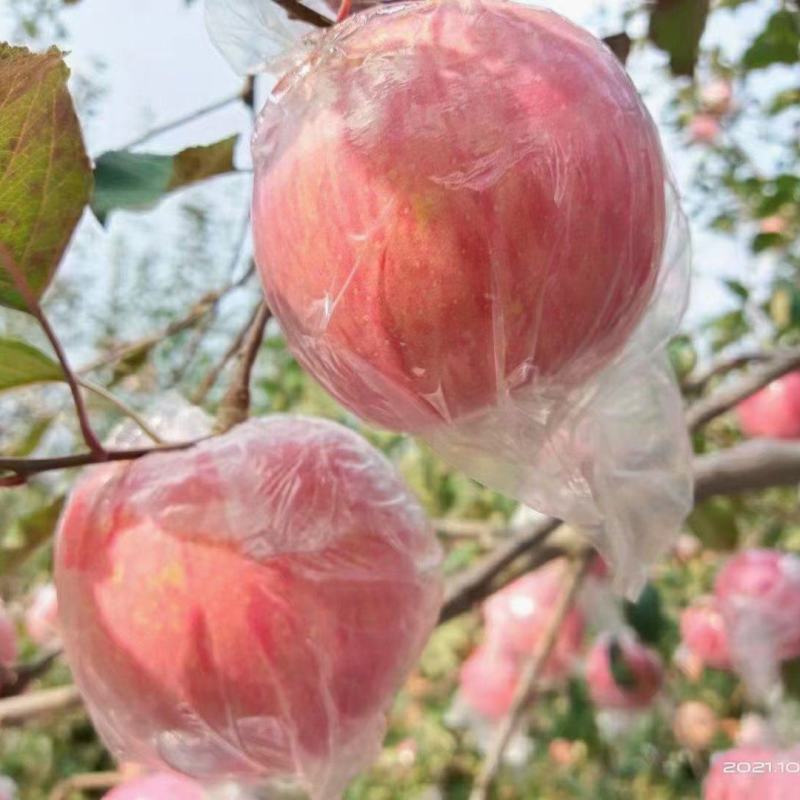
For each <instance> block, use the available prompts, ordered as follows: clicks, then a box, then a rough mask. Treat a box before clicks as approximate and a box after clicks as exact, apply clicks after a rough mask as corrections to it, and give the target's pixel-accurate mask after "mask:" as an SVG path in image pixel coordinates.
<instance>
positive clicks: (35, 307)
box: [0, 242, 105, 461]
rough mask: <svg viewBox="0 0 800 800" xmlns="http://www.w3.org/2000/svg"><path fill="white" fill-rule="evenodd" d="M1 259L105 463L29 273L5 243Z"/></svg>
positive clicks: (84, 430)
mask: <svg viewBox="0 0 800 800" xmlns="http://www.w3.org/2000/svg"><path fill="white" fill-rule="evenodd" d="M0 259H2V261H3V266H4V268H5V270H6V272H8V274H9V275H10V276H11V280H12V281H13V282H14V285H15V286H16V288H17V291H18V292H19V293H20V295H21V297H22V299H23V300H24V301H25V304H26V305H27V306H28V310H29V311H30V313H31V314H32V315H33V316H34V317H35V318H36V320H37V321H38V322H39V325H40V326H41V328H42V330H43V331H44V333H45V335H46V336H47V338H48V340H49V341H50V345H51V346H52V348H53V351H54V352H55V354H56V358H57V359H58V363H59V364H60V365H61V369H62V370H63V372H64V378H65V379H66V381H67V384H68V385H69V390H70V392H71V393H72V401H73V403H74V405H75V413H76V414H77V416H78V424H79V425H80V429H81V433H82V435H83V440H84V441H85V442H86V446H87V447H88V448H89V450H91V452H92V453H93V454H94V455H95V456H96V457H97V460H98V461H101V460H102V456H103V453H104V452H105V451H104V449H103V445H102V444H101V443H100V440H99V439H98V438H97V435H96V434H95V432H94V431H93V430H92V426H91V424H90V423H89V415H88V414H87V413H86V406H85V404H84V402H83V396H82V395H81V390H80V387H79V386H78V381H77V379H76V377H75V375H74V373H73V372H72V369H71V367H70V365H69V361H68V360H67V355H66V353H65V352H64V348H63V347H62V346H61V342H60V341H59V339H58V336H56V333H55V331H54V330H53V328H52V327H51V325H50V321H49V320H48V319H47V316H46V315H45V313H44V311H42V307H41V305H39V301H38V299H37V298H36V295H35V294H34V293H33V290H32V289H31V287H30V285H29V284H28V279H27V278H26V277H25V273H24V272H23V271H22V269H21V268H20V266H19V265H18V264H17V262H16V260H15V259H14V256H13V255H12V253H11V251H10V250H9V249H8V247H6V245H5V244H3V243H2V242H0Z"/></svg>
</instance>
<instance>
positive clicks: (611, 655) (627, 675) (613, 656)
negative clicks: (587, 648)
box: [608, 639, 636, 689]
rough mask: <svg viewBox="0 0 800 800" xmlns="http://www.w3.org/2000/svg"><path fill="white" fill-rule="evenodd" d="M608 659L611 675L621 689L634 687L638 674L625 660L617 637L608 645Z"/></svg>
mask: <svg viewBox="0 0 800 800" xmlns="http://www.w3.org/2000/svg"><path fill="white" fill-rule="evenodd" d="M608 660H609V665H610V666H611V677H612V678H613V679H614V683H616V684H617V686H619V687H620V689H633V688H635V687H636V675H635V674H634V672H633V670H632V669H631V667H630V664H628V662H627V661H626V660H625V655H624V653H623V652H622V648H621V647H620V644H619V642H618V641H617V639H612V640H611V644H609V646H608Z"/></svg>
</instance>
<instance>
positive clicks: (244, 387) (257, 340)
mask: <svg viewBox="0 0 800 800" xmlns="http://www.w3.org/2000/svg"><path fill="white" fill-rule="evenodd" d="M270 316H272V314H271V312H270V310H269V307H268V306H267V304H266V303H263V302H262V303H261V304H260V305H259V306H258V309H257V310H256V314H255V317H254V319H253V323H252V325H251V326H250V330H249V331H248V332H247V336H246V338H245V341H244V344H243V345H242V348H241V350H240V351H239V359H238V361H237V364H236V371H235V372H234V375H233V379H232V380H231V384H230V386H229V387H228V391H227V392H225V395H224V397H223V398H222V402H221V403H220V406H219V410H218V412H217V422H216V426H215V430H216V432H217V433H224V432H225V431H227V430H230V429H231V428H232V427H233V426H234V425H238V424H239V423H240V422H244V420H246V419H247V414H248V411H249V410H250V374H251V373H252V371H253V365H254V364H255V360H256V356H257V355H258V349H259V347H261V342H262V340H263V339H264V329H265V328H266V326H267V321H268V320H269V318H270Z"/></svg>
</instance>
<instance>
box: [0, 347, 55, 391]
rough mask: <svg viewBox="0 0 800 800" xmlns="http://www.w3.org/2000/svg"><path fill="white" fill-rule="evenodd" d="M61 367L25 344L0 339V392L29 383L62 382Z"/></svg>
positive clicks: (39, 351)
mask: <svg viewBox="0 0 800 800" xmlns="http://www.w3.org/2000/svg"><path fill="white" fill-rule="evenodd" d="M63 380H64V373H63V371H62V369H61V367H60V366H59V365H58V364H57V363H56V362H55V361H53V359H52V358H50V356H46V355H45V354H44V353H43V352H42V351H41V350H37V349H36V348H35V347H32V346H31V345H29V344H25V342H19V341H17V340H16V339H5V338H0V392H1V391H4V390H5V389H14V388H16V387H18V386H28V385H30V384H31V383H46V382H50V381H63Z"/></svg>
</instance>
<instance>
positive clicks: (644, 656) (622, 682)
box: [586, 633, 664, 711]
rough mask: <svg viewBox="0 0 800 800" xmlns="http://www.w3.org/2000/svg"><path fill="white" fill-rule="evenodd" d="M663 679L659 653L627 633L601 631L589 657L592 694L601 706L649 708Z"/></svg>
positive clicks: (620, 708) (596, 702)
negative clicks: (602, 632)
mask: <svg viewBox="0 0 800 800" xmlns="http://www.w3.org/2000/svg"><path fill="white" fill-rule="evenodd" d="M615 672H617V673H618V676H619V677H617V676H615ZM663 680H664V670H663V667H662V664H661V658H660V657H659V655H658V653H656V652H655V651H654V650H651V649H650V648H649V647H646V646H645V645H643V644H642V643H641V642H639V641H638V640H636V639H635V638H634V637H633V636H630V635H628V634H626V633H622V634H620V635H615V636H614V635H611V634H608V633H605V634H601V635H600V636H599V637H598V638H597V641H596V642H595V644H594V645H593V647H592V649H591V650H590V651H589V655H588V656H587V658H586V681H587V683H588V684H589V694H590V695H591V698H592V700H593V702H594V703H595V705H596V706H598V707H599V708H607V709H615V710H625V711H632V710H638V709H642V708H646V707H647V706H649V705H650V704H651V703H652V702H653V700H654V699H655V697H656V695H657V694H658V692H659V690H660V689H661V685H662V683H663Z"/></svg>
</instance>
